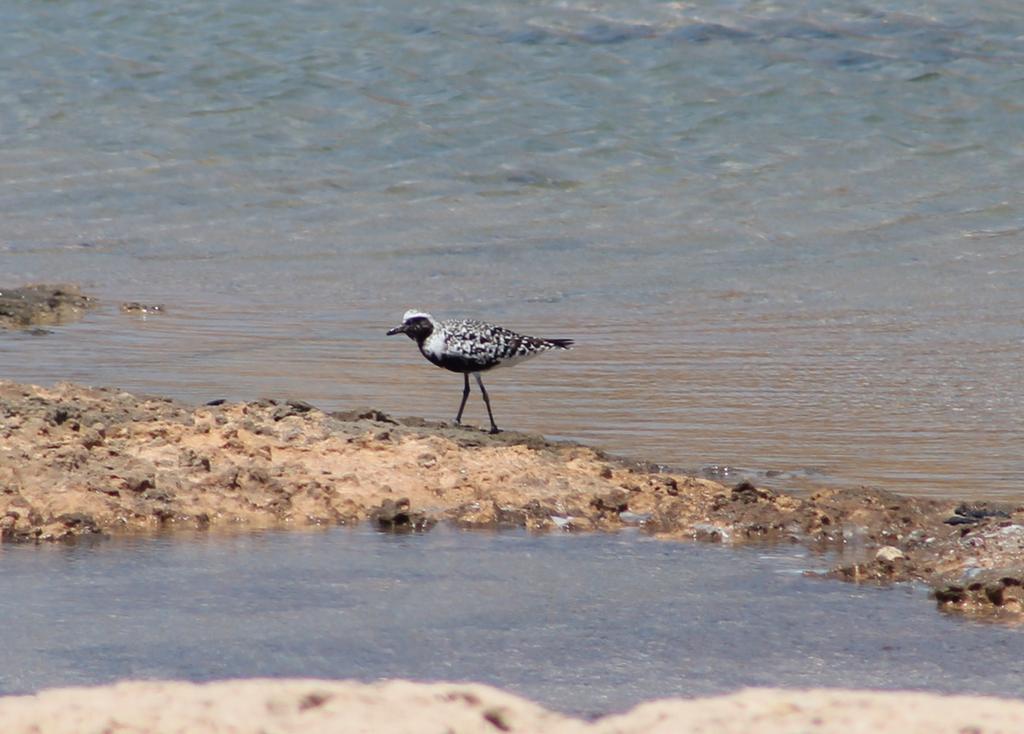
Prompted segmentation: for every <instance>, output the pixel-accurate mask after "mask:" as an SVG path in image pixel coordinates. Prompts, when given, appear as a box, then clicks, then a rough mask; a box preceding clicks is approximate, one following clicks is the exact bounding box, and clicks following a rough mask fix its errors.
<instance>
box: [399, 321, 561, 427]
mask: <svg viewBox="0 0 1024 734" xmlns="http://www.w3.org/2000/svg"><path fill="white" fill-rule="evenodd" d="M392 334H405V335H407V336H408V337H409V338H410V339H412V340H413V341H415V342H416V345H417V346H418V347H419V348H420V353H421V354H422V355H423V356H424V357H426V358H427V359H429V360H430V361H431V362H433V363H434V364H436V365H437V366H438V367H444V368H445V369H446V370H451V371H452V372H461V373H462V377H463V381H464V384H465V387H464V388H463V390H462V403H461V404H459V412H458V414H457V415H456V416H455V424H456V425H458V424H460V423H461V422H462V411H463V410H464V409H465V407H466V400H467V398H469V376H470V375H473V377H475V378H476V384H477V385H479V386H480V392H481V394H482V395H483V397H484V405H486V406H487V417H488V418H490V419H491V433H498V430H499V429H498V426H497V425H496V424H495V423H494V414H493V413H492V412H491V399H490V398H489V397H488V396H487V390H486V389H485V388H484V383H483V380H481V379H480V373H481V372H486V371H487V370H493V369H494V368H495V367H502V366H505V365H512V364H516V363H517V362H523V361H525V360H527V359H530V358H531V357H536V356H537V355H538V354H540V353H542V352H547V351H550V350H552V349H570V348H572V339H540V338H538V337H535V336H524V335H522V334H517V333H516V332H514V331H511V330H509V329H506V328H504V327H502V326H494V325H493V324H486V323H484V322H483V321H469V320H461V321H458V320H445V321H438V320H437V319H435V318H434V317H433V316H431V315H430V314H429V313H425V312H423V311H415V310H413V311H406V312H405V316H403V317H402V324H401V325H400V326H396V327H395V328H394V329H391V331H389V332H388V336H391V335H392Z"/></svg>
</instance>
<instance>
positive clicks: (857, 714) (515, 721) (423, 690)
mask: <svg viewBox="0 0 1024 734" xmlns="http://www.w3.org/2000/svg"><path fill="white" fill-rule="evenodd" d="M0 722H2V725H3V731H4V732H5V734H39V733H40V732H44V733H45V734H81V732H120V733H124V734H129V733H130V734H165V733H166V734H171V733H175V734H177V733H179V732H203V733H204V734H229V733H230V734H250V733H251V734H267V733H269V732H273V733H274V734H289V733H290V732H296V733H297V734H298V733H299V732H301V733H302V734H318V733H320V732H324V733H326V732H334V733H338V732H344V733H345V734H361V733H363V732H365V733H366V734H434V733H436V734H478V733H479V734H494V733H495V732H522V733H523V734H641V733H642V732H643V733H645V734H696V733H697V732H702V733H705V732H706V733H707V734H782V733H783V732H818V733H820V734H828V733H835V734H859V733H861V732H863V733H864V734H868V733H869V732H870V733H871V734H887V733H891V734H918V733H919V734H945V733H946V732H948V733H949V734H999V733H1005V734H1018V733H1019V732H1021V731H1024V702H1021V701H1011V700H1006V699H998V698H986V697H973V696H971V697H969V696H939V695H935V694H926V693H877V692H866V691H847V690H838V689H817V690H793V691H787V690H776V689H750V690H745V691H740V692H739V693H735V694H732V695H729V696H721V697H715V698H703V699H692V700H684V699H667V700H662V701H652V702H649V703H644V704H641V705H639V706H637V707H636V708H634V709H632V710H631V711H629V712H627V713H625V714H621V715H615V716H606V717H603V718H601V719H598V720H596V721H592V722H585V721H581V720H579V719H574V718H570V717H567V716H563V715H561V714H557V713H554V712H551V711H548V710H546V709H544V708H542V707H540V706H538V705H537V704H534V703H531V702H529V701H526V700H524V699H522V698H519V697H517V696H514V695H512V694H509V693H505V692H503V691H499V690H497V689H495V688H491V687H489V686H484V685H479V684H462V683H433V684H425V683H411V682H408V681H388V682H382V683H374V684H363V683H354V682H338V681H318V680H244V681H224V682H218V683H208V684H199V685H197V684H192V683H180V682H139V683H120V684H117V685H113V686H107V687H98V688H62V689H53V690H48V691H43V692H41V693H39V694H37V695H34V696H19V697H8V698H0Z"/></svg>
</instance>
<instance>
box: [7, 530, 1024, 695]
mask: <svg viewBox="0 0 1024 734" xmlns="http://www.w3.org/2000/svg"><path fill="white" fill-rule="evenodd" d="M824 565H825V561H824V560H823V559H821V558H817V557H814V556H811V555H808V554H807V552H806V551H803V550H801V549H799V548H795V547H772V548H742V549H739V550H735V549H730V548H722V547H720V546H713V545H706V544H693V543H671V542H664V541H657V540H651V539H646V538H643V537H642V536H639V535H636V534H630V533H625V534H622V535H618V536H610V535H595V536H578V537H577V536H560V535H547V536H531V535H527V534H525V533H518V532H513V533H499V534H488V533H467V532H457V531H451V530H446V529H439V530H437V531H435V532H431V533H429V534H426V535H405V536H395V535H383V534H376V533H374V532H372V531H369V530H362V529H361V530H354V531H351V530H344V529H339V530H333V531H329V532H313V533H299V532H295V533H287V532H285V533H261V534H257V535H251V536H249V535H247V536H241V537H227V538H225V537H212V536H202V535H200V536H197V537H195V538H180V537H179V538H178V539H173V538H148V539H117V540H111V541H109V542H100V543H93V544H89V543H81V544H78V545H47V546H3V547H0V588H2V593H0V620H2V624H0V649H3V650H4V655H3V657H2V659H0V695H5V694H12V693H25V692H30V691H34V690H38V689H40V688H43V687H50V686H67V685H85V684H99V683H107V682H110V681H115V680H119V679H123V678H133V679H137V678H150V679H160V678H176V679H187V680H194V681H205V680H214V679H224V678H236V677H257V676H272V677H276V676H302V677H307V676H312V677H325V678H355V679H359V680H364V681H372V680H377V679H379V678H390V677H402V678H412V679H416V680H474V681H481V682H485V683H489V684H492V685H496V686H500V687H502V688H506V689H509V690H511V691H514V692H517V693H519V694H522V695H524V696H527V697H529V698H531V699H534V700H536V701H539V702H541V703H543V704H545V705H548V706H551V707H553V708H556V709H558V710H561V711H567V712H572V713H581V714H600V713H607V712H611V711H618V710H622V709H625V708H628V707H629V706H632V705H634V704H636V703H638V702H640V701H642V700H646V699H650V698H653V697H660V696H698V695H708V694H715V693H722V692H726V691H732V690H735V689H737V688H739V687H743V686H784V687H807V686H851V687H860V688H872V689H916V690H928V691H940V692H948V693H987V694H997V695H1012V696H1019V695H1020V694H1021V684H1020V681H1021V679H1022V678H1021V676H1022V674H1024V662H1022V659H1021V655H1020V651H1021V649H1022V644H1024V637H1022V634H1024V633H1022V631H1021V630H1019V629H1013V628H1006V627H1001V626H992V625H985V624H979V623H971V622H964V621H962V620H959V619H956V618H951V617H948V616H943V615H940V614H939V613H937V612H936V611H935V607H934V603H933V602H931V601H929V600H928V599H927V598H926V594H925V591H924V590H923V589H920V588H916V587H909V586H900V587H896V588H892V589H879V588H875V587H857V586H853V585H850V584H844V583H840V582H837V581H823V580H820V579H813V578H807V577H805V576H804V575H803V571H804V570H805V569H808V568H822V567H824Z"/></svg>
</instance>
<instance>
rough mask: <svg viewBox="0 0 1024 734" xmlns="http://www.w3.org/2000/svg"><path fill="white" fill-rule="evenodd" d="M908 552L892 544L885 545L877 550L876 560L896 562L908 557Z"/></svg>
mask: <svg viewBox="0 0 1024 734" xmlns="http://www.w3.org/2000/svg"><path fill="white" fill-rule="evenodd" d="M906 557H907V556H906V554H905V553H904V552H903V551H901V550H900V549H899V548H896V547H894V546H891V545H884V546H882V547H881V548H879V549H878V550H877V551H875V560H876V561H883V562H885V563H894V562H895V561H897V560H902V559H904V558H906Z"/></svg>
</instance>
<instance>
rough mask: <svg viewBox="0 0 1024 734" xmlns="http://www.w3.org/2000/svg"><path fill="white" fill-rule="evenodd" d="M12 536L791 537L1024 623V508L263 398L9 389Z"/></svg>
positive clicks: (1, 523)
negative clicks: (814, 482) (682, 463)
mask: <svg viewBox="0 0 1024 734" xmlns="http://www.w3.org/2000/svg"><path fill="white" fill-rule="evenodd" d="M0 415H2V416H3V421H2V424H0V538H2V540H3V541H5V542H41V541H55V540H67V539H71V538H74V537H77V536H81V535H103V534H112V533H132V532H151V531H155V530H162V531H167V530H173V529H175V528H188V529H190V530H194V529H196V528H204V529H208V530H210V531H217V530H240V529H259V528H268V527H274V528H279V527H310V526H331V525H344V524H352V523H359V522H365V521H370V522H375V523H377V524H378V525H379V526H380V527H382V528H386V529H391V530H395V531H397V532H403V531H422V530H427V529H429V528H430V527H431V526H432V525H433V524H434V523H436V522H439V521H447V522H452V523H454V524H456V525H459V526H462V527H468V528H477V527H486V528H495V527H525V528H528V529H531V530H534V531H594V530H599V531H615V530H618V529H621V528H623V527H624V526H626V525H639V526H642V527H643V528H644V529H645V530H646V531H647V532H650V533H652V534H655V535H657V536H660V537H664V538H666V539H688V540H694V539H695V540H705V541H712V542H726V543H744V542H751V541H758V542H766V541H767V542H797V543H803V544H806V545H808V546H810V547H813V548H820V549H830V550H836V551H839V552H840V556H839V558H840V561H839V563H838V564H837V565H836V567H835V569H834V570H833V571H832V575H834V576H835V577H837V578H841V579H845V580H849V581H857V582H867V581H871V582H881V583H889V582H893V581H909V580H915V581H923V582H926V583H929V584H931V585H932V587H933V588H934V589H935V596H936V598H937V600H938V602H939V604H940V606H941V607H942V608H943V609H947V610H956V611H961V612H964V613H969V614H978V615H988V616H995V617H999V618H1005V619H1019V618H1020V617H1021V614H1022V608H1024V605H1022V598H1024V593H1022V588H1024V587H1022V581H1024V508H1022V507H1013V506H1007V507H994V506H988V505H981V506H979V505H973V506H971V505H965V504H963V503H959V502H956V501H938V500H926V499H919V498H910V497H900V496H898V495H893V494H889V493H884V492H879V491H875V490H870V489H864V490H859V491H832V490H824V491H820V492H816V493H815V494H813V495H810V496H808V497H800V496H793V495H788V494H784V493H774V492H771V491H768V490H764V489H761V488H758V487H754V486H752V485H750V484H746V483H744V484H740V485H738V486H736V487H726V486H724V485H722V484H719V483H717V482H713V481H710V480H707V479H702V478H697V477H692V476H685V475H683V474H678V473H673V472H671V471H663V470H661V468H659V467H655V466H652V465H648V464H643V463H639V462H631V461H623V460H619V459H614V458H611V457H608V456H606V455H605V454H603V453H602V452H601V451H598V450H595V449H593V448H589V447H586V446H579V445H574V444H568V443H553V442H548V441H545V440H544V439H543V437H541V436H533V435H524V434H517V433H503V434H499V435H497V436H490V435H487V434H484V433H482V432H480V431H478V430H476V429H469V428H455V427H451V426H448V425H444V424H439V423H427V422H424V421H422V420H418V419H406V420H397V419H394V418H392V417H390V416H387V415H384V414H382V413H380V412H378V411H373V410H365V411H354V412H352V413H348V414H340V413H335V414H331V415H328V414H326V413H324V412H322V411H320V410H317V409H316V408H314V407H313V406H310V405H306V404H303V403H298V402H292V403H277V402H274V401H269V400H264V401H255V402H248V403H233V404H222V405H207V406H199V407H193V406H187V405H184V404H180V403H176V402H174V401H172V400H168V399H166V398H159V397H145V396H135V395H131V394H129V393H125V392H121V391H118V390H114V389H96V388H88V387H82V386H79V385H72V384H61V385H57V386H55V387H52V388H44V387H38V386H32V385H22V384H16V383H11V382H4V381H0Z"/></svg>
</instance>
